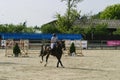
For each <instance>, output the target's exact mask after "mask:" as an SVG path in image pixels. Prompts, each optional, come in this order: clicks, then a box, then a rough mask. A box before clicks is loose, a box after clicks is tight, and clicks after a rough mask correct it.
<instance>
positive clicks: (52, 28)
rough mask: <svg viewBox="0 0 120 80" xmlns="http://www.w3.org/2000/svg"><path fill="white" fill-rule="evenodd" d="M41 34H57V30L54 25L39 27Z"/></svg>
mask: <svg viewBox="0 0 120 80" xmlns="http://www.w3.org/2000/svg"><path fill="white" fill-rule="evenodd" d="M41 31H42V33H59V30H58V29H57V28H56V26H55V24H54V25H53V24H46V25H43V26H41Z"/></svg>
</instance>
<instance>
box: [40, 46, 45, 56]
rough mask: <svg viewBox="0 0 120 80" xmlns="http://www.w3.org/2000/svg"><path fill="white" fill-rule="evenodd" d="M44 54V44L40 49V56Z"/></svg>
mask: <svg viewBox="0 0 120 80" xmlns="http://www.w3.org/2000/svg"><path fill="white" fill-rule="evenodd" d="M43 54H44V48H43V45H41V50H40V55H39V56H42V55H43Z"/></svg>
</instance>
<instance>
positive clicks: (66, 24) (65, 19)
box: [56, 0, 82, 33]
mask: <svg viewBox="0 0 120 80" xmlns="http://www.w3.org/2000/svg"><path fill="white" fill-rule="evenodd" d="M61 1H66V3H67V4H66V5H67V10H66V13H65V15H64V16H61V15H60V14H57V15H56V17H57V22H56V23H57V28H58V29H59V31H60V32H61V33H69V32H70V30H71V28H72V26H73V23H74V21H75V20H76V19H78V18H79V17H80V12H78V11H77V9H76V7H77V4H78V3H79V2H80V1H82V0H61Z"/></svg>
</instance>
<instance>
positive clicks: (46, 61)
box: [44, 54, 50, 67]
mask: <svg viewBox="0 0 120 80" xmlns="http://www.w3.org/2000/svg"><path fill="white" fill-rule="evenodd" d="M49 55H50V54H47V56H46V64H45V65H44V66H45V67H46V66H47V63H48V58H49Z"/></svg>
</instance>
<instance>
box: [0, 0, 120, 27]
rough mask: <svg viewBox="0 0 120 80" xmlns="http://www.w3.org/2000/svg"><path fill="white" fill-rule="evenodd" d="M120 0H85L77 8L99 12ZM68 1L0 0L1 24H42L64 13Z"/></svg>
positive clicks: (84, 12) (82, 11) (94, 12)
mask: <svg viewBox="0 0 120 80" xmlns="http://www.w3.org/2000/svg"><path fill="white" fill-rule="evenodd" d="M117 3H120V0H83V1H82V2H80V3H79V4H78V6H77V10H78V11H81V15H84V14H90V15H92V14H97V13H98V12H100V11H103V10H104V9H105V8H106V7H107V6H109V5H113V4H117ZM66 8H67V7H66V2H61V0H0V24H20V23H23V22H25V21H26V22H27V26H41V25H43V24H46V23H48V22H51V21H53V20H55V19H56V18H55V15H56V13H60V14H62V15H63V14H64V13H65V11H66Z"/></svg>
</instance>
